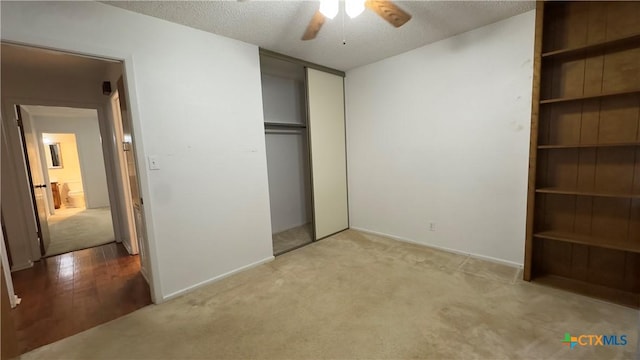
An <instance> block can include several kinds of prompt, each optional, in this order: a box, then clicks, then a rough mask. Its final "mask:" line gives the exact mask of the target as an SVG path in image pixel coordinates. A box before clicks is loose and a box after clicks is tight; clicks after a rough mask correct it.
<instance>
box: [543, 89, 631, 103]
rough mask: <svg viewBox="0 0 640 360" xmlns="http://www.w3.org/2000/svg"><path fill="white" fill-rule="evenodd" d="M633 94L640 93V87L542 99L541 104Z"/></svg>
mask: <svg viewBox="0 0 640 360" xmlns="http://www.w3.org/2000/svg"><path fill="white" fill-rule="evenodd" d="M631 94H640V89H634V90H626V91H616V92H610V93H602V94H596V95H582V96H572V97H564V98H555V99H546V100H540V104H555V103H560V102H568V101H579V100H588V99H598V98H604V97H610V96H621V95H631Z"/></svg>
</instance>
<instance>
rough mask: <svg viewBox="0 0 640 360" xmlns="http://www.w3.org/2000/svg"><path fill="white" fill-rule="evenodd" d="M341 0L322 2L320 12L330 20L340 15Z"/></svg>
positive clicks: (323, 0)
mask: <svg viewBox="0 0 640 360" xmlns="http://www.w3.org/2000/svg"><path fill="white" fill-rule="evenodd" d="M338 8H339V0H320V12H321V13H322V15H324V16H325V17H327V18H329V19H333V18H334V17H336V15H338Z"/></svg>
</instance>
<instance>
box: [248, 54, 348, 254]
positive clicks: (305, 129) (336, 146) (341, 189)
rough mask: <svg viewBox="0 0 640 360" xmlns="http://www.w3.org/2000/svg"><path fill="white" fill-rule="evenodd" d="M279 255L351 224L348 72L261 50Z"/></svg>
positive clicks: (273, 217) (273, 225) (271, 195)
mask: <svg viewBox="0 0 640 360" xmlns="http://www.w3.org/2000/svg"><path fill="white" fill-rule="evenodd" d="M260 68H261V80H262V101H263V113H264V128H265V144H266V155H267V169H268V179H269V201H270V206H271V228H272V233H273V250H274V254H275V255H279V254H282V253H284V252H287V251H290V250H293V249H297V248H299V247H301V246H304V245H307V244H309V243H311V242H313V241H316V240H319V239H322V238H325V237H327V236H330V235H332V234H334V233H337V232H340V231H342V230H345V229H347V228H348V227H349V221H348V206H347V173H346V145H345V122H344V120H345V119H344V86H343V78H344V74H343V73H341V72H339V71H336V70H332V69H326V68H322V67H320V66H317V65H314V64H310V63H305V62H304V61H301V60H297V59H293V58H289V57H286V56H283V55H280V54H276V53H272V52H270V51H266V50H261V51H260Z"/></svg>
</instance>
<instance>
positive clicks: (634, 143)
mask: <svg viewBox="0 0 640 360" xmlns="http://www.w3.org/2000/svg"><path fill="white" fill-rule="evenodd" d="M630 146H640V142H623V143H611V144H569V145H538V149H577V148H605V147H630Z"/></svg>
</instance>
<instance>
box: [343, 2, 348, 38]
mask: <svg viewBox="0 0 640 360" xmlns="http://www.w3.org/2000/svg"><path fill="white" fill-rule="evenodd" d="M343 4H345V5H344V6H345V9H344V10H345V11H346V10H347V9H346V6H347V5H346V3H343ZM345 11H342V45H345V46H346V45H347V37H346V36H345V35H344V13H345Z"/></svg>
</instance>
